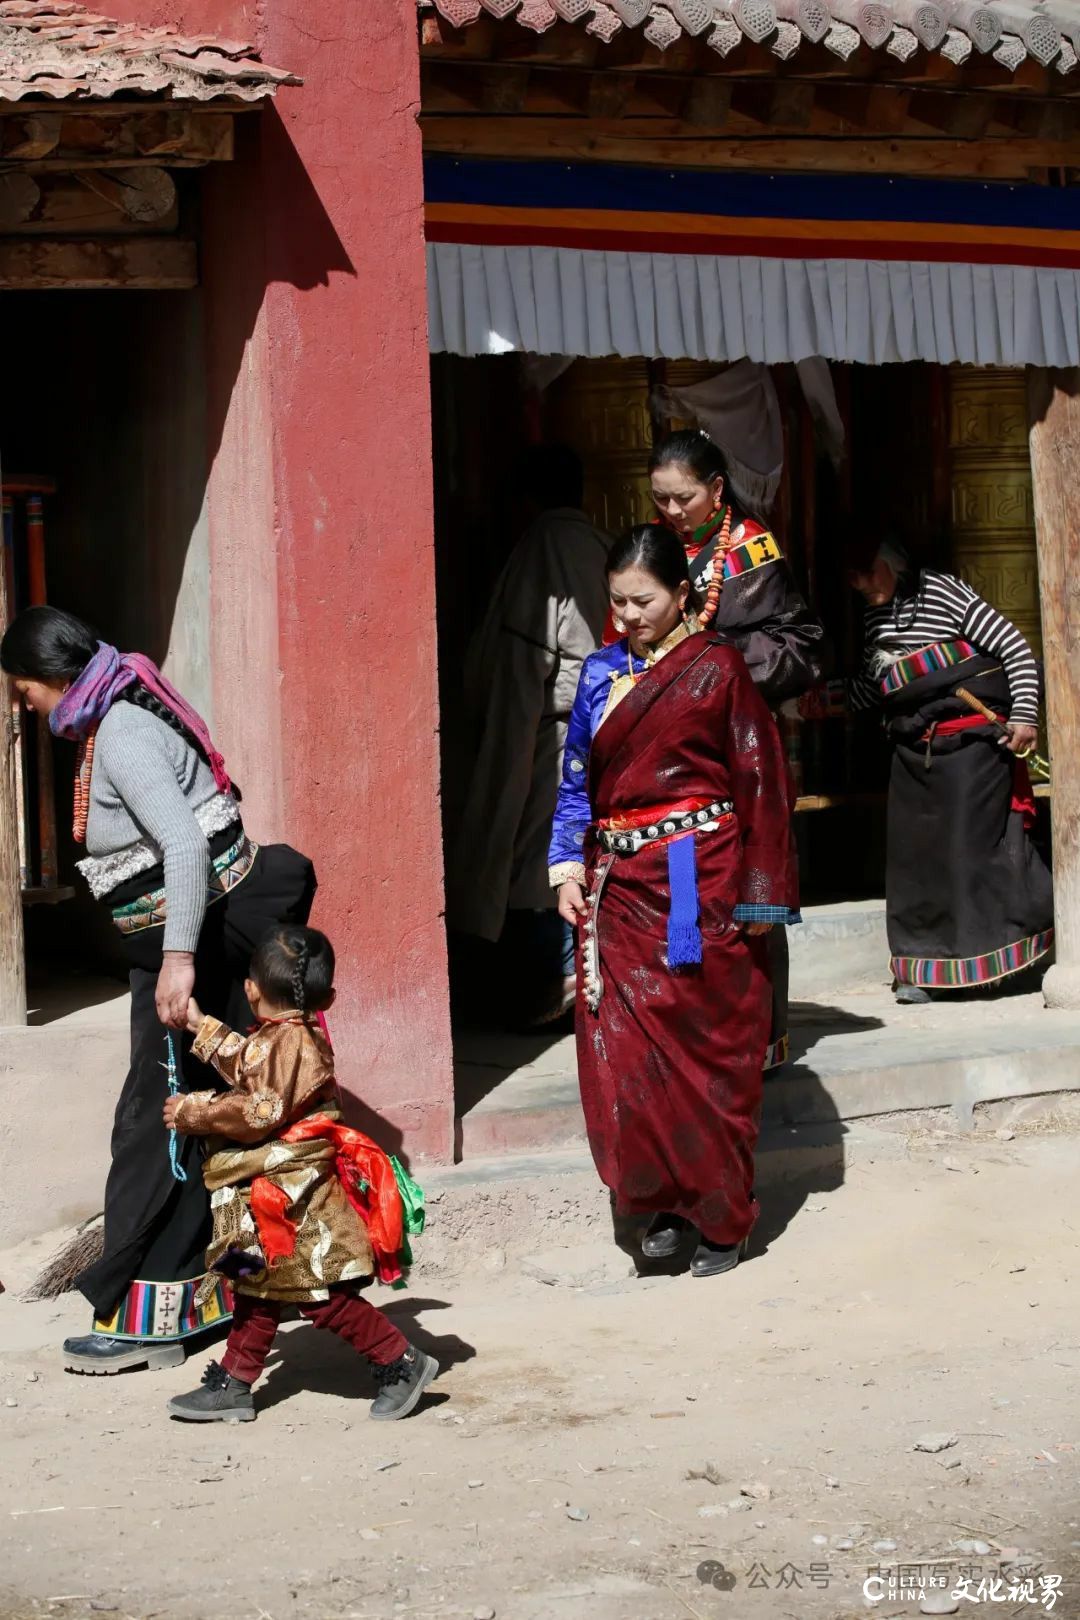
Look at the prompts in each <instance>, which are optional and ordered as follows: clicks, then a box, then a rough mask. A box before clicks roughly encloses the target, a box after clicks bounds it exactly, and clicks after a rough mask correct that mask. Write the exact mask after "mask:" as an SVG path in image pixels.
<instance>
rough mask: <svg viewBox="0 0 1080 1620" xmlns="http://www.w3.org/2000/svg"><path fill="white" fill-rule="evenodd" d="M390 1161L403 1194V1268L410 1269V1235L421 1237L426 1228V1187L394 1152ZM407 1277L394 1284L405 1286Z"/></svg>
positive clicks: (399, 1190)
mask: <svg viewBox="0 0 1080 1620" xmlns="http://www.w3.org/2000/svg"><path fill="white" fill-rule="evenodd" d="M390 1163H391V1164H392V1165H393V1167H394V1179H395V1180H396V1182H397V1185H398V1192H399V1193H400V1195H401V1215H402V1221H403V1223H404V1228H405V1236H404V1237H403V1238H402V1240H401V1268H402V1270H403V1271H408V1269H409V1267H410V1266H411V1265H412V1261H413V1255H412V1245H411V1244H410V1242H409V1238H410V1237H419V1236H420V1233H421V1232H422V1231H423V1230H424V1189H423V1187H421V1185H420V1183H419V1182H418V1181H414V1180H413V1178H412V1176H410V1174H409V1172H408V1171H407V1170H406V1169H405V1166H404V1165H403V1164H402V1163H401V1160H400V1159H398V1158H397V1157H396V1156H395V1155H394V1154H393V1153H391V1155H390ZM404 1286H405V1279H404V1277H402V1278H401V1280H400V1281H399V1282H396V1283H395V1284H394V1287H395V1288H404Z"/></svg>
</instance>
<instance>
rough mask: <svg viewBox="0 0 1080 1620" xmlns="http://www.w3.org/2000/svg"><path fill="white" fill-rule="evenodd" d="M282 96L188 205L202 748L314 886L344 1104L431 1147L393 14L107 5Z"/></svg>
mask: <svg viewBox="0 0 1080 1620" xmlns="http://www.w3.org/2000/svg"><path fill="white" fill-rule="evenodd" d="M108 9H109V10H111V11H113V12H114V13H119V14H121V15H123V16H125V17H130V18H133V19H138V20H140V21H149V22H161V21H167V22H175V23H176V24H177V25H179V26H180V27H182V28H185V29H188V30H190V31H196V30H208V31H215V32H218V33H226V34H229V35H231V36H232V37H237V36H238V35H239V36H243V37H250V36H251V34H252V33H253V32H254V33H255V34H256V36H257V43H258V45H259V46H260V48H261V50H262V53H263V56H264V59H265V60H267V61H269V62H272V63H274V64H275V65H280V66H283V67H288V68H291V69H292V70H294V71H295V72H297V73H300V74H302V75H303V77H304V79H305V84H304V87H303V88H302V89H286V90H284V91H281V92H279V97H278V101H277V106H276V109H275V110H273V111H268V112H264V113H262V114H258V115H252V116H251V118H249V119H245V120H242V121H241V123H242V125H243V131H242V139H241V141H240V152H239V153H238V158H237V161H236V162H235V163H233V164H230V165H222V166H220V167H219V168H217V169H215V170H214V171H213V172H212V173H208V174H207V175H206V177H205V178H204V182H203V227H202V237H203V244H204V246H203V283H204V288H205V299H206V313H207V332H208V347H209V357H210V367H209V376H210V391H211V422H212V428H211V431H212V452H213V470H212V474H211V480H210V523H211V555H212V568H213V602H212V611H213V619H214V624H213V644H214V686H215V723H216V728H217V731H218V732H219V734H220V737H221V740H222V744H223V746H224V747H225V749H226V751H227V753H228V755H229V757H230V761H231V762H235V770H234V774H235V775H236V776H237V777H238V779H239V780H240V781H242V782H243V783H244V786H245V795H246V803H247V811H246V814H247V819H248V821H249V824H250V826H251V828H252V831H253V832H254V833H255V835H256V836H264V837H265V836H267V835H268V834H269V836H271V837H281V836H283V837H287V838H288V839H289V841H290V842H294V843H296V844H297V845H299V847H301V848H303V849H304V850H306V851H307V852H309V853H310V854H311V855H312V856H313V857H314V858H315V860H316V863H317V867H318V871H319V878H320V883H321V890H320V896H319V901H318V904H317V913H316V918H315V920H316V922H318V923H320V924H321V925H322V926H324V927H325V928H326V929H327V931H328V932H329V933H330V935H331V938H332V939H333V941H334V944H335V946H336V948H337V950H338V955H339V970H338V995H339V1000H338V1006H337V1008H336V1009H335V1012H334V1015H333V1017H332V1029H333V1033H334V1036H335V1042H336V1045H337V1049H338V1058H339V1070H340V1075H341V1078H342V1081H343V1084H344V1086H345V1087H346V1089H347V1090H348V1091H350V1092H353V1093H355V1094H359V1095H360V1096H361V1097H362V1098H363V1099H364V1101H365V1102H366V1103H368V1104H369V1105H370V1106H371V1107H372V1108H373V1109H375V1110H376V1111H377V1113H378V1114H379V1115H381V1116H382V1117H383V1119H384V1121H388V1122H389V1126H390V1128H391V1130H390V1132H389V1134H388V1131H387V1129H380V1131H379V1134H380V1139H381V1140H383V1141H384V1142H394V1143H395V1145H396V1140H397V1139H396V1138H395V1136H394V1134H393V1132H394V1131H400V1132H401V1133H402V1134H403V1137H404V1145H405V1148H406V1150H407V1151H408V1152H410V1153H414V1154H415V1153H421V1152H422V1153H427V1154H432V1155H437V1156H440V1157H445V1156H447V1155H448V1154H449V1152H450V1150H451V1145H452V1114H453V1105H452V1077H451V1076H452V1068H451V1052H450V1031H449V1009H448V994H447V975H446V959H445V940H444V934H443V924H442V915H441V913H442V903H443V901H442V862H441V845H440V824H439V775H438V770H439V766H438V747H437V728H438V712H437V689H436V642H435V628H434V627H435V608H434V566H433V522H432V509H431V427H430V417H429V392H428V357H427V325H426V292H425V271H424V249H423V217H422V201H423V197H422V174H421V151H420V135H419V130H418V127H417V124H416V111H417V108H418V104H419V58H418V52H417V43H416V11H415V4H414V0H378V3H377V4H368V3H358V0H262V3H261V4H260V5H259V6H258V7H257V8H254V7H252V6H251V5H248V4H244V3H243V0H175V3H173V4H170V3H168V0H111V3H110V6H109V8H108Z"/></svg>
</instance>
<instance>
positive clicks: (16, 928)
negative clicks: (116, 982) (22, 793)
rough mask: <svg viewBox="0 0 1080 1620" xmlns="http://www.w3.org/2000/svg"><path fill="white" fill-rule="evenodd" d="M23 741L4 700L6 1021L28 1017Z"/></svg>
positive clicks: (4, 601)
mask: <svg viewBox="0 0 1080 1620" xmlns="http://www.w3.org/2000/svg"><path fill="white" fill-rule="evenodd" d="M10 617H11V610H10V607H9V602H8V583H7V569H6V568H0V625H3V626H4V627H5V628H6V627H7V624H8V621H9V619H10ZM3 678H4V677H0V679H3ZM18 747H19V739H18V736H17V734H16V729H15V718H14V716H13V714H12V710H11V707H10V705H9V704H7V703H3V704H0V1025H3V1024H25V1023H26V957H25V954H24V951H23V914H22V884H21V882H20V878H19V862H20V854H21V850H20V838H19V814H18V809H17V805H18V800H17V797H16V776H15V756H16V751H17V750H18Z"/></svg>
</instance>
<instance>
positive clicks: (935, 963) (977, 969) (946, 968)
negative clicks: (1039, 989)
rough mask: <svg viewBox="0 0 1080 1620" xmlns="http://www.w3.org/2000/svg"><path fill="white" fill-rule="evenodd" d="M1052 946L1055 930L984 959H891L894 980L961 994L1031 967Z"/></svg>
mask: <svg viewBox="0 0 1080 1620" xmlns="http://www.w3.org/2000/svg"><path fill="white" fill-rule="evenodd" d="M1053 943H1054V930H1053V929H1052V928H1047V929H1045V930H1044V932H1043V933H1041V934H1029V935H1028V937H1027V938H1026V939H1018V940H1017V941H1016V943H1015V944H1013V945H1003V946H1002V947H1001V949H1000V950H997V951H987V953H986V954H985V956H955V957H949V956H938V957H933V956H894V957H892V958H891V966H892V972H893V978H894V979H895V980H896V982H897V984H917V985H919V986H920V988H922V989H924V990H964V989H966V988H968V987H969V986H972V985H981V984H994V983H995V982H996V981H997V980H998V979H1007V978H1008V977H1009V975H1010V974H1011V973H1020V972H1021V971H1022V970H1023V969H1024V968H1026V967H1030V966H1031V965H1032V963H1033V962H1037V961H1038V960H1039V958H1040V957H1042V956H1045V955H1046V953H1047V951H1049V950H1050V948H1051V946H1052V945H1053Z"/></svg>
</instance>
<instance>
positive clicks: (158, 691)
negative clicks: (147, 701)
mask: <svg viewBox="0 0 1080 1620" xmlns="http://www.w3.org/2000/svg"><path fill="white" fill-rule="evenodd" d="M136 681H138V682H139V683H140V685H142V686H145V687H146V690H147V691H148V692H152V693H153V695H154V697H156V698H157V699H158V700H159V701H160V702H161V703H163V704H164V705H165V707H166V708H167V709H169V710H170V711H171V712H172V713H173V714H175V716H176V718H177V719H178V720H179V721H180V723H181V725H182V726H183V727H184V729H185V731H189V732H190V733H191V735H192V736H193V737H194V738H195V739H196V741H197V742H198V743H199V745H200V746H201V747H202V749H203V750H204V752H205V754H206V757H207V759H208V760H209V762H210V769H211V770H212V771H213V773H214V781H215V782H216V783H217V785H218V787H219V788H220V789H221V792H222V793H228V792H229V791H230V790H231V788H232V783H231V782H230V781H229V773H228V771H227V770H226V769H225V761H224V760H223V759H222V757H221V755H220V754H219V753H218V751H217V749H216V748H215V747H214V745H213V743H212V742H211V741H210V733H209V732H208V731H207V729H206V722H205V721H204V720H203V719H202V716H201V715H198V714H196V713H195V710H194V709H193V708H192V707H191V706H190V704H188V703H187V702H186V701H185V700H184V698H182V697H181V696H180V693H179V692H178V691H177V690H176V688H175V687H174V686H170V685H169V682H168V681H167V680H166V679H165V677H164V675H163V674H162V673H161V671H160V669H158V667H157V665H156V664H155V663H152V662H151V660H150V659H149V658H144V657H143V655H142V653H124V654H123V655H121V654H120V653H118V652H117V650H116V648H115V647H110V646H109V645H108V643H107V642H104V641H99V642H98V650H97V652H96V653H95V654H94V656H93V658H91V660H90V662H89V663H88V664H87V666H86V668H85V669H84V670H83V672H82V674H81V675H80V676H79V678H78V680H75V681H73V682H72V683H71V685H70V686H69V687H68V689H67V691H66V692H65V693H64V695H63V697H62V698H61V699H60V702H59V703H58V704H57V705H56V708H55V709H54V710H53V712H52V714H51V715H50V716H49V727H50V729H51V731H52V733H53V735H54V736H55V737H66V738H67V739H68V741H69V742H85V740H86V738H87V737H88V736H89V734H90V733H91V732H92V731H94V730H95V729H96V728H97V727H98V726H99V725H100V724H101V722H102V720H104V718H105V716H106V715H107V714H108V712H109V710H110V709H111V708H112V706H113V704H114V703H115V702H116V700H117V698H118V697H120V696H121V695H122V694H123V693H124V692H126V691H127V689H128V687H129V686H134V685H135V683H136Z"/></svg>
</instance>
